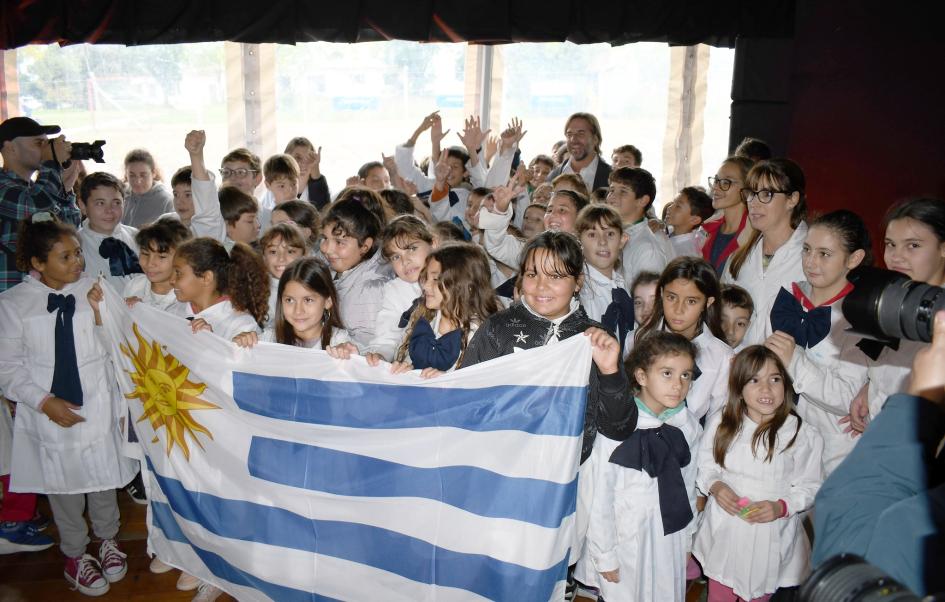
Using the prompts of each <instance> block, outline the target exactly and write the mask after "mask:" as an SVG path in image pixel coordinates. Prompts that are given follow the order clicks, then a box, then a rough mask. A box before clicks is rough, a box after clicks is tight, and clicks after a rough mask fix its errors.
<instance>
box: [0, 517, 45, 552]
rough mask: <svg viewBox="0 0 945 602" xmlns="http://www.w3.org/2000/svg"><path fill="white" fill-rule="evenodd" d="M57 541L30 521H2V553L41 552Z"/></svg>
mask: <svg viewBox="0 0 945 602" xmlns="http://www.w3.org/2000/svg"><path fill="white" fill-rule="evenodd" d="M54 543H55V542H54V541H53V540H52V538H51V537H49V536H48V535H43V534H42V533H40V532H39V531H37V530H36V527H34V526H33V525H32V524H31V523H29V522H28V521H22V522H15V523H14V522H6V523H0V554H15V553H16V552H39V551H40V550H45V549H46V548H51V547H52V546H53V544H54Z"/></svg>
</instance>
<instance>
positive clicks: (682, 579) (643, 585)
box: [574, 408, 702, 602]
mask: <svg viewBox="0 0 945 602" xmlns="http://www.w3.org/2000/svg"><path fill="white" fill-rule="evenodd" d="M663 424H669V425H671V426H674V427H676V428H678V429H679V430H681V431H682V433H683V435H684V436H685V437H686V442H687V443H688V444H689V450H690V460H689V464H688V465H686V466H684V467H682V469H681V472H682V477H683V482H684V483H685V485H686V491H687V493H688V497H689V507H690V509H691V510H692V515H693V517H695V516H696V508H695V505H696V470H697V465H698V464H697V463H698V459H697V457H696V455H697V453H698V451H699V440H700V437H701V435H702V427H701V426H699V421H698V420H697V419H696V417H695V416H693V415H692V414H691V413H690V412H689V411H688V410H687V409H685V408H684V409H683V410H681V411H680V412H678V413H676V414H673V415H672V416H670V417H669V418H668V419H667V420H666V421H665V423H664V422H663V421H661V420H660V419H659V418H657V417H655V416H653V415H651V414H649V413H648V412H644V411H642V410H641V411H640V415H639V418H638V419H637V430H642V429H655V428H658V427H660V426H662V425H663ZM598 439H601V440H602V441H601V445H600V446H598V445H597V441H596V440H595V442H594V451H593V453H592V457H594V455H596V456H597V457H596V462H595V464H596V466H597V478H596V479H595V480H596V483H595V486H596V490H595V494H594V501H593V506H592V508H591V512H590V523H589V526H588V530H587V539H586V542H585V546H584V553H583V554H582V556H581V558H580V560H579V561H578V564H577V567H576V569H575V572H574V576H575V578H576V579H577V580H578V581H580V582H581V583H585V584H588V585H593V586H596V587H597V588H599V589H600V590H601V597H603V598H604V599H605V600H608V601H609V600H614V601H621V600H632V601H634V602H650V601H651V600H659V601H664V600H665V601H667V602H669V601H673V600H675V601H677V602H682V601H683V600H685V598H686V560H687V557H688V555H689V551H690V548H691V543H692V534H693V533H694V531H695V526H696V519H695V518H693V520H692V521H690V523H689V526H687V527H686V528H684V529H681V530H679V531H677V532H675V533H670V534H669V535H664V534H663V517H662V514H661V512H660V497H659V489H658V481H657V479H656V478H654V477H651V476H649V475H648V474H647V473H646V472H645V471H642V470H639V471H638V470H632V469H629V468H626V467H624V466H619V465H617V464H614V463H612V462H610V455H611V454H612V453H613V451H614V450H615V449H616V448H617V447H619V445H620V442H618V441H614V440H612V439H608V438H607V437H603V436H602V435H598ZM585 464H586V463H585ZM617 568H619V569H620V581H619V582H618V583H610V582H609V581H606V580H605V579H604V578H603V577H601V576H600V573H601V572H604V571H612V570H614V569H617Z"/></svg>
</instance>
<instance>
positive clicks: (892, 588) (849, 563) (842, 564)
mask: <svg viewBox="0 0 945 602" xmlns="http://www.w3.org/2000/svg"><path fill="white" fill-rule="evenodd" d="M797 600H799V601H800V602H838V601H841V600H842V601H844V602H874V601H876V602H878V601H880V600H882V601H883V602H913V601H915V602H918V600H919V597H918V596H916V595H915V594H913V593H912V592H911V591H909V590H908V589H906V587H904V586H903V585H902V584H901V583H899V582H898V581H896V580H895V579H893V578H892V577H890V576H889V575H887V574H886V573H884V572H883V571H882V570H880V569H879V568H877V567H875V566H873V565H871V564H869V563H867V562H866V561H865V560H863V559H862V558H860V557H859V556H856V555H854V554H842V555H840V556H834V557H833V558H830V559H829V560H827V561H826V562H824V563H823V564H822V565H820V566H819V567H817V570H815V571H814V572H813V573H811V576H810V577H808V578H807V581H805V582H804V583H803V584H802V585H801V587H800V589H799V590H798V595H797Z"/></svg>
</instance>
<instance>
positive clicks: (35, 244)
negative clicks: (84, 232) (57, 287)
mask: <svg viewBox="0 0 945 602" xmlns="http://www.w3.org/2000/svg"><path fill="white" fill-rule="evenodd" d="M50 217H51V218H52V219H48V220H45V221H36V222H33V221H30V219H29V218H27V219H24V220H20V223H19V225H18V226H17V231H16V269H18V270H19V271H21V272H29V271H30V270H32V269H33V263H32V261H31V260H32V259H33V258H34V257H35V258H36V259H38V260H39V261H41V262H43V263H45V262H46V260H47V259H49V253H50V251H52V249H53V247H54V246H56V243H57V242H59V239H60V238H62V237H63V236H74V237H76V240H78V236H79V235H78V234H77V233H76V231H75V228H73V227H72V226H71V225H69V224H66V223H63V222H61V221H59V220H58V219H56V218H55V217H52V216H51V215H50Z"/></svg>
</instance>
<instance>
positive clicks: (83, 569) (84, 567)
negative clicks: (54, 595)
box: [63, 554, 108, 596]
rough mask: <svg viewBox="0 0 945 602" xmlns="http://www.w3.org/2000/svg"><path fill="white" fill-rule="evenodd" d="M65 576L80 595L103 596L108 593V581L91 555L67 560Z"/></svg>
mask: <svg viewBox="0 0 945 602" xmlns="http://www.w3.org/2000/svg"><path fill="white" fill-rule="evenodd" d="M63 575H64V576H65V578H66V581H68V582H69V584H70V585H72V588H73V589H77V590H79V593H80V594H85V595H86V596H101V595H104V594H106V593H108V580H107V579H105V577H104V576H103V575H102V570H101V568H100V567H99V565H98V560H95V558H94V557H92V555H91V554H83V555H82V556H79V557H78V558H66V568H65V570H64V571H63Z"/></svg>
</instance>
